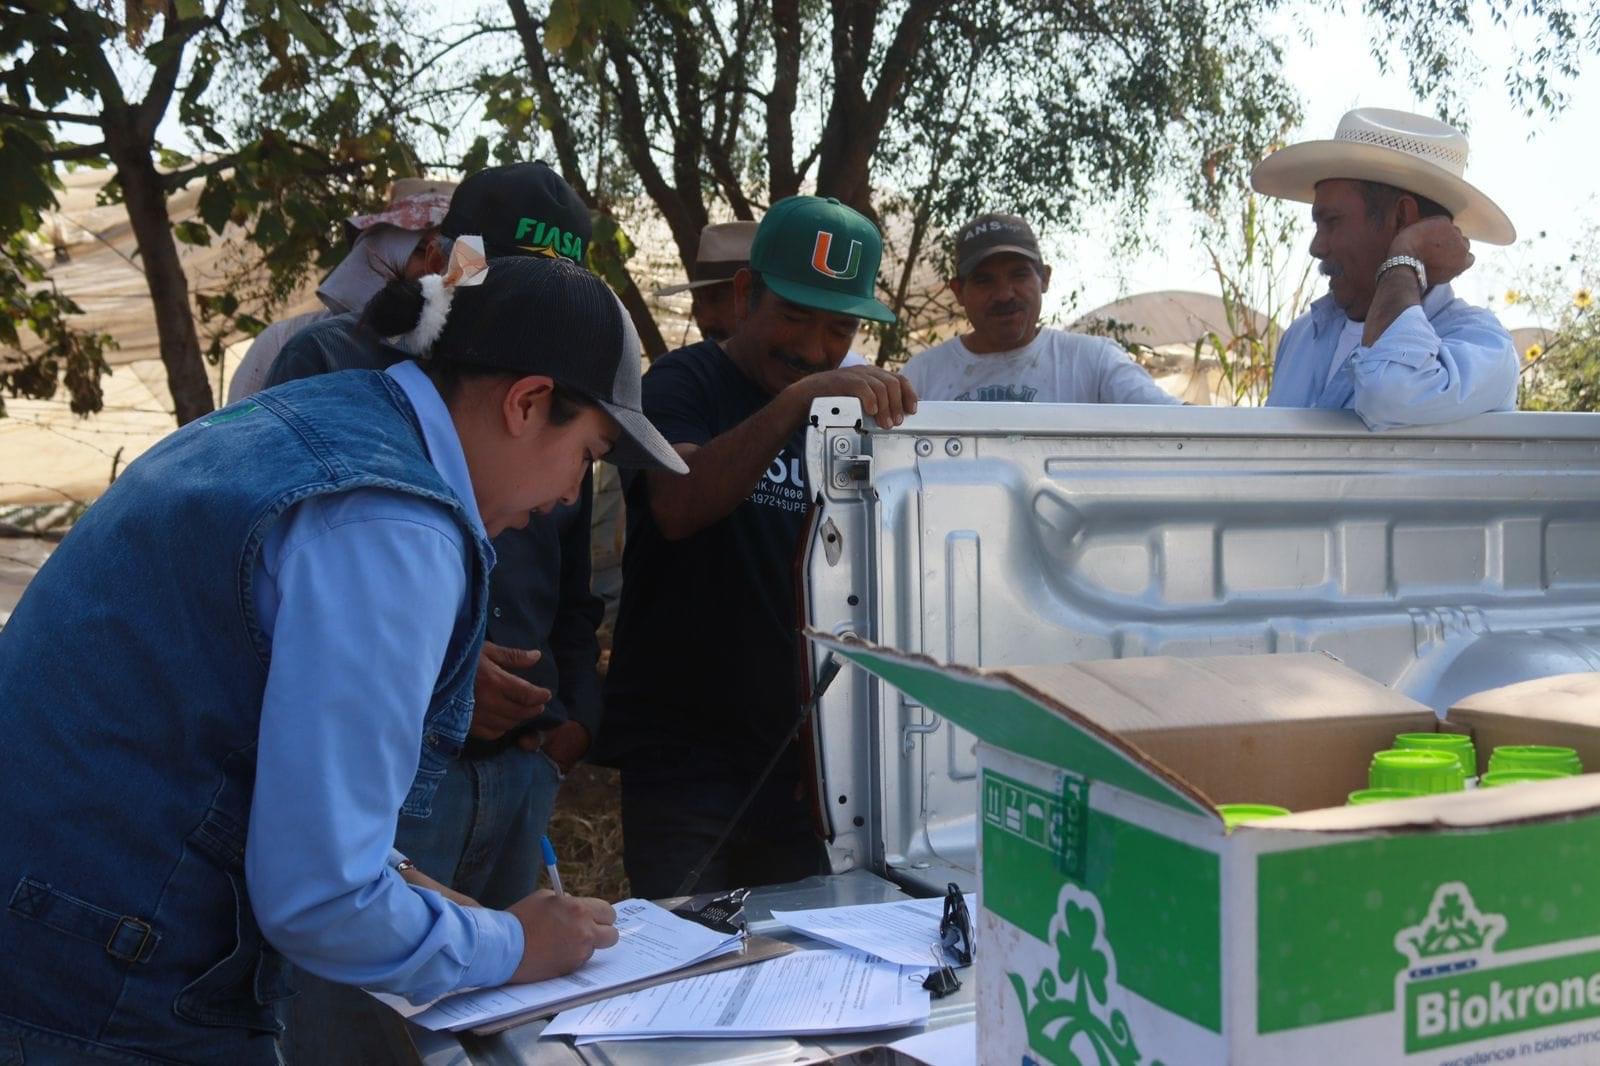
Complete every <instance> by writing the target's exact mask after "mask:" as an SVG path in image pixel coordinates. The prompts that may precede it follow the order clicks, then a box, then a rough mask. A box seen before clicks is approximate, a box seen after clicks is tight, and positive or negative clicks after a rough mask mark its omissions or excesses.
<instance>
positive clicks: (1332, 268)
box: [1317, 259, 1344, 278]
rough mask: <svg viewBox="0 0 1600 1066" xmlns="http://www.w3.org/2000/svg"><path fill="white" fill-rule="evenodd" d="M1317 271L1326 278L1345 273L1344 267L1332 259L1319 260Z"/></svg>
mask: <svg viewBox="0 0 1600 1066" xmlns="http://www.w3.org/2000/svg"><path fill="white" fill-rule="evenodd" d="M1317 273H1319V274H1321V275H1322V276H1323V277H1325V278H1336V277H1338V276H1339V275H1341V274H1343V273H1344V267H1342V266H1340V265H1339V264H1338V263H1335V262H1334V261H1333V260H1331V259H1321V260H1318V261H1317Z"/></svg>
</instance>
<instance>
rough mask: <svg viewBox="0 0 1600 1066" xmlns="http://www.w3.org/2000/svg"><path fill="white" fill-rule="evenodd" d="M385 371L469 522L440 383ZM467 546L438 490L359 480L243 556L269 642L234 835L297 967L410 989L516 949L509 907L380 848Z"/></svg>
mask: <svg viewBox="0 0 1600 1066" xmlns="http://www.w3.org/2000/svg"><path fill="white" fill-rule="evenodd" d="M388 373H389V374H390V376H392V377H393V378H394V379H395V380H396V381H397V382H398V383H399V384H400V387H401V388H402V389H403V390H404V391H405V394H406V396H407V398H408V399H409V400H410V401H411V405H412V407H413V408H415V410H416V413H417V418H418V420H419V421H420V423H421V425H422V435H423V440H424V443H425V444H426V446H427V449H428V456H429V458H430V459H431V460H432V462H433V465H434V467H435V468H437V469H438V471H439V473H440V475H441V476H442V477H443V478H444V480H445V482H446V483H447V484H448V485H449V486H450V488H451V489H452V490H453V491H454V492H455V494H456V496H457V497H459V498H460V500H461V502H462V504H463V505H464V506H465V508H466V511H467V513H468V515H469V516H470V517H471V520H472V522H473V524H474V525H476V526H477V527H478V528H479V529H480V530H481V529H482V519H481V518H480V516H479V514H478V507H477V500H476V497H475V496H474V494H473V491H472V480H471V478H470V477H469V475H468V472H467V460H466V456H465V454H464V453H463V451H462V449H461V442H460V439H459V438H458V437H457V435H456V430H455V424H454V423H453V422H452V421H451V418H450V412H449V410H448V409H447V408H446V407H445V405H444V401H443V400H442V399H441V398H440V396H439V393H438V391H437V390H436V389H435V388H434V386H433V383H432V382H430V381H429V380H428V378H427V375H425V374H424V373H423V372H422V371H421V369H419V368H418V367H417V365H416V364H415V363H401V364H399V365H396V366H394V367H392V368H390V370H389V371H388ZM468 552H469V546H468V545H467V544H466V543H464V541H463V538H462V533H461V529H460V527H459V526H457V525H456V524H455V523H454V522H453V521H452V519H451V518H450V516H449V514H448V513H446V511H445V510H444V509H443V508H442V507H439V506H437V505H434V504H432V503H429V502H428V501H426V500H423V499H420V498H417V497H412V496H407V495H404V494H401V493H396V492H386V491H383V490H377V489H364V490H358V491H354V492H348V493H341V494H336V495H332V496H323V497H316V498H313V499H310V500H307V501H305V502H303V503H300V504H297V505H295V507H293V508H292V509H291V510H290V511H289V512H288V513H287V514H286V515H285V516H284V517H283V518H282V519H281V520H280V521H278V522H277V523H276V524H275V525H274V526H273V527H272V529H271V531H270V532H269V534H268V535H267V537H266V540H265V541H264V543H263V546H262V551H261V556H260V560H259V562H258V563H257V565H256V570H255V583H254V590H255V607H256V613H257V616H258V618H259V620H260V623H261V627H262V630H263V631H264V632H266V633H267V634H268V638H269V639H270V641H271V647H272V660H271V667H270V669H269V672H268V676H267V688H266V694H265V697H264V699H263V702H262V708H261V727H260V735H259V746H258V752H257V757H256V783H255V794H254V798H253V802H252V806H251V811H250V830H249V835H248V837H247V844H246V851H245V876H246V880H247V883H248V885H249V889H250V899H251V904H252V906H253V908H254V910H255V914H256V919H257V921H258V922H259V923H260V925H261V929H262V932H263V933H264V934H265V935H266V938H267V939H268V940H269V941H270V942H271V943H272V944H273V945H274V946H276V947H277V948H278V949H279V950H280V951H282V952H283V953H284V954H285V955H287V956H288V957H289V958H290V959H291V960H292V961H294V962H295V963H297V964H299V965H301V966H304V967H305V968H306V969H308V970H310V971H312V972H313V973H316V974H319V975H321V976H323V977H326V978H328V979H330V980H334V981H339V982H343V983H345V984H354V985H362V986H364V987H370V988H377V989H381V990H384V991H390V992H397V993H401V994H404V995H408V996H411V997H412V998H414V999H427V998H433V997H435V996H439V995H442V994H443V993H445V992H448V991H451V990H452V989H455V988H460V987H465V986H483V985H498V984H503V983H505V981H506V980H507V979H509V978H510V976H511V974H512V972H513V971H514V970H515V969H516V967H517V964H518V963H519V962H520V960H521V958H522V951H523V936H522V927H521V925H520V924H519V923H518V922H517V920H516V919H515V918H513V917H512V916H511V915H509V914H507V913H505V912H503V911H495V910H488V909H485V908H478V907H460V906H457V905H456V904H454V903H452V902H450V901H449V900H446V899H445V898H444V897H442V896H440V895H438V894H437V893H435V892H430V891H426V890H423V889H417V888H413V887H412V886H410V885H409V884H407V883H406V882H405V881H404V880H403V879H402V878H401V877H400V875H399V874H397V873H395V872H394V870H392V869H390V867H389V865H388V857H389V854H390V849H391V847H392V846H393V844H394V834H395V823H396V818H397V815H398V813H399V810H400V807H401V804H402V803H403V802H404V801H405V798H406V793H407V791H408V790H409V789H410V787H411V781H412V778H413V777H414V776H415V774H416V770H417V753H418V752H419V751H420V750H421V746H422V724H423V717H424V715H425V713H426V712H427V708H428V702H429V699H430V697H431V695H432V692H433V688H434V685H435V684H436V683H437V681H438V675H439V671H440V669H441V667H442V665H443V662H444V656H445V651H446V646H447V645H448V643H449V640H450V635H451V632H452V630H453V628H454V626H455V624H456V621H457V618H458V617H459V615H460V613H461V612H462V611H464V610H465V609H466V603H467V569H468Z"/></svg>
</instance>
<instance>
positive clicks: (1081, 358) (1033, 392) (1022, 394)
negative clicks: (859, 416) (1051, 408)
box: [901, 329, 1180, 404]
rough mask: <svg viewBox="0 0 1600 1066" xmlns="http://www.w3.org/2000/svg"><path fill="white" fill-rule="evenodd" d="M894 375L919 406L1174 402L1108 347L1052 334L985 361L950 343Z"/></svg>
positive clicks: (1098, 340)
mask: <svg viewBox="0 0 1600 1066" xmlns="http://www.w3.org/2000/svg"><path fill="white" fill-rule="evenodd" d="M901 373H903V374H904V375H905V376H906V378H907V380H909V381H910V382H911V387H912V388H914V389H916V390H917V398H918V399H922V400H987V401H990V402H1005V403H1024V402H1028V401H1033V402H1036V403H1149V404H1176V403H1179V402H1180V401H1179V400H1178V398H1177V397H1175V396H1170V395H1168V394H1167V393H1165V392H1163V391H1162V390H1161V387H1160V386H1158V385H1157V384H1156V383H1155V382H1154V381H1153V380H1151V378H1150V374H1149V373H1148V372H1147V371H1146V370H1145V369H1144V367H1142V366H1140V365H1139V364H1138V363H1135V362H1134V361H1133V358H1132V357H1131V356H1129V355H1128V353H1127V352H1126V351H1124V350H1123V349H1122V347H1121V346H1120V345H1118V344H1117V343H1116V342H1115V341H1111V340H1108V339H1106V338H1105V337H1091V336H1089V335H1088V334H1084V333H1067V332H1065V331H1064V330H1059V329H1042V330H1040V331H1039V335H1038V336H1037V337H1035V338H1033V340H1032V341H1030V342H1028V343H1027V344H1026V345H1024V346H1023V347H1021V348H1017V349H1015V350H1013V351H1009V352H995V353H993V354H992V355H975V354H973V353H972V352H971V351H969V350H968V349H967V346H966V345H965V344H963V343H962V341H961V338H960V337H952V338H950V339H949V340H947V341H945V342H944V343H943V344H940V345H937V346H935V347H933V348H929V349H928V350H927V351H925V352H920V353H918V354H917V355H914V356H912V357H911V361H910V362H909V363H907V364H906V366H905V369H904V370H902V371H901Z"/></svg>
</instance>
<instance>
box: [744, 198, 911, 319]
mask: <svg viewBox="0 0 1600 1066" xmlns="http://www.w3.org/2000/svg"><path fill="white" fill-rule="evenodd" d="M882 259H883V238H882V237H881V236H879V234H878V228H877V227H876V226H874V225H873V224H872V222H871V220H870V219H868V218H867V216H865V215H863V214H862V213H861V212H859V211H856V210H854V209H853V208H849V207H846V206H845V205H844V204H841V203H840V202H839V201H838V200H834V199H826V200H825V199H823V198H822V197H820V196H789V197H785V198H784V199H782V200H779V201H778V202H777V203H775V204H773V205H772V207H771V208H770V209H769V210H768V211H767V214H766V217H765V218H763V219H762V220H761V225H760V227H759V228H758V229H757V230H756V239H755V243H754V244H753V245H751V247H750V269H751V270H754V271H755V272H756V273H758V274H760V275H761V277H762V278H763V279H764V280H765V281H766V283H767V287H768V288H769V289H771V290H772V291H773V292H775V293H777V294H778V295H779V296H781V297H783V298H784V299H785V300H788V301H789V302H790V303H794V304H799V305H800V306H801V307H811V308H815V309H816V310H818V311H832V312H833V313H835V314H839V315H853V316H855V317H856V318H870V319H872V320H873V321H874V322H893V321H894V312H892V311H890V310H889V309H888V308H887V307H885V306H884V305H883V304H881V303H879V302H878V299H877V297H876V296H875V295H874V294H873V293H874V290H875V289H876V287H877V284H878V264H879V262H881V261H882Z"/></svg>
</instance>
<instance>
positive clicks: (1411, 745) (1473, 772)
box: [1394, 733, 1478, 777]
mask: <svg viewBox="0 0 1600 1066" xmlns="http://www.w3.org/2000/svg"><path fill="white" fill-rule="evenodd" d="M1394 746H1395V747H1396V748H1400V749H1412V750H1416V751H1448V752H1451V753H1453V754H1455V755H1457V756H1459V757H1460V759H1461V772H1462V773H1464V774H1466V775H1467V776H1468V777H1477V776H1478V750H1477V749H1476V748H1474V747H1473V746H1472V738H1471V737H1469V736H1467V735H1466V734H1465V733H1401V734H1400V735H1399V736H1397V737H1395V738H1394Z"/></svg>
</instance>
